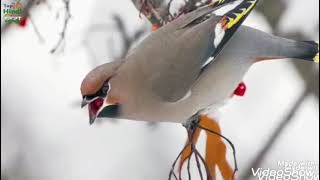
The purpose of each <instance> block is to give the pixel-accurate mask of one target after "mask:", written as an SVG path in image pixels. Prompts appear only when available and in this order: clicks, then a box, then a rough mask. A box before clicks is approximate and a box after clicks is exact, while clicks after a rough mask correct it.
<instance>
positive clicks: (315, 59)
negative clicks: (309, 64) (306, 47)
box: [313, 43, 319, 63]
mask: <svg viewBox="0 0 320 180" xmlns="http://www.w3.org/2000/svg"><path fill="white" fill-rule="evenodd" d="M316 44H317V46H318V52H317V54H316V55H315V56H314V58H313V61H314V62H316V63H319V43H316Z"/></svg>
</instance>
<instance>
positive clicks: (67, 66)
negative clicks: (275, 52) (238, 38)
mask: <svg viewBox="0 0 320 180" xmlns="http://www.w3.org/2000/svg"><path fill="white" fill-rule="evenodd" d="M3 2H4V1H1V3H3ZM50 2H51V6H52V7H51V8H56V9H59V7H61V6H62V4H61V2H59V1H50ZM287 3H290V6H289V9H288V10H287V11H286V12H285V16H284V18H283V19H281V26H280V27H281V31H282V32H284V33H285V32H288V31H291V30H295V29H298V30H303V32H304V33H305V34H306V35H307V37H310V39H313V40H318V39H319V36H318V32H317V31H315V30H314V27H315V26H316V25H317V24H318V22H319V1H318V0H305V1H301V0H290V1H289V0H288V1H287ZM274 6H277V4H275V5H274ZM70 7H71V14H72V19H71V20H70V24H69V28H68V30H67V36H66V47H65V50H64V52H63V53H58V54H55V55H52V54H50V53H49V51H50V49H51V48H52V47H53V45H54V44H55V43H56V41H57V39H58V38H59V32H60V31H61V27H62V26H61V21H57V20H56V18H55V11H52V10H51V11H50V10H48V8H47V7H46V6H43V5H40V6H39V7H37V8H36V9H34V10H33V11H32V18H33V20H34V22H35V23H36V26H37V27H38V29H39V31H40V32H41V33H42V35H43V37H44V38H45V42H44V43H40V42H39V40H38V37H37V36H36V34H35V32H34V30H33V27H32V26H31V25H30V21H29V22H28V23H29V24H28V25H27V26H26V28H18V27H13V28H12V29H10V30H9V31H8V32H7V33H6V34H5V35H4V36H1V98H2V100H1V105H2V106H1V173H2V174H4V175H6V176H7V177H8V179H9V180H89V179H91V180H120V179H122V180H124V179H126V180H128V179H130V180H142V179H143V180H144V179H149V180H163V179H167V177H168V172H169V169H170V167H171V163H172V162H173V160H174V159H175V157H176V156H177V154H178V152H179V151H180V150H181V148H182V147H183V145H184V143H185V140H186V134H185V130H184V128H183V127H182V126H181V125H180V124H170V123H162V124H158V125H155V126H152V125H150V124H147V123H143V122H134V121H126V120H118V121H105V122H103V123H98V124H96V125H94V126H89V125H88V115H87V110H86V109H80V105H79V104H78V103H79V102H80V100H81V95H80V91H79V87H80V83H81V80H82V79H83V77H84V76H85V74H86V73H87V72H88V71H89V70H91V69H92V68H93V67H94V66H96V65H98V64H101V63H103V62H107V61H111V60H112V58H113V57H114V54H116V53H117V52H118V51H120V50H119V48H120V47H119V46H120V43H117V42H115V40H116V39H117V38H118V36H119V34H118V33H117V32H116V30H115V29H114V28H113V26H114V24H113V23H114V22H113V21H112V15H113V14H115V13H116V14H119V15H121V17H123V18H124V19H125V20H126V21H125V23H126V25H127V26H128V27H130V30H132V31H134V30H135V29H137V28H138V27H139V26H144V25H145V26H148V24H147V22H146V21H145V20H142V19H140V18H139V14H138V12H137V10H136V9H135V8H134V6H133V5H132V3H131V1H129V0H117V1H112V3H111V2H110V1H104V0H95V1H79V0H71V4H70ZM1 21H2V23H3V18H2V19H1ZM94 24H105V25H106V26H107V29H105V30H103V31H100V32H93V33H92V32H91V33H88V31H89V27H90V26H92V25H94ZM245 24H247V25H249V26H252V27H255V28H258V29H261V30H264V31H267V32H270V33H271V32H272V29H271V27H270V26H269V25H268V23H267V21H266V20H265V18H264V17H263V16H262V15H261V14H259V13H257V12H255V13H253V15H252V16H250V17H249V18H248V20H247V21H246V22H245ZM109 26H110V27H109ZM85 45H86V46H85ZM88 46H89V47H90V49H91V50H90V51H88V48H87V47H88ZM111 48H113V51H112V52H111V51H110V49H111ZM111 53H114V54H111ZM93 55H94V56H93ZM289 61H290V60H281V61H274V62H265V63H260V64H257V65H255V66H253V67H252V68H251V70H250V71H249V72H248V74H247V76H246V77H245V79H244V81H245V82H246V84H247V86H248V91H247V94H246V96H245V97H236V98H234V99H233V100H232V101H230V103H229V104H228V105H227V106H226V107H225V108H224V109H223V110H222V112H221V114H220V116H219V121H220V123H221V126H222V130H223V134H224V135H225V136H227V137H228V138H230V139H231V140H232V141H233V143H234V144H235V146H236V148H237V157H238V160H239V162H238V163H239V168H240V169H239V170H240V171H239V174H241V173H244V170H245V169H246V168H248V166H249V165H250V162H251V161H252V160H253V159H254V158H255V155H256V154H257V153H258V152H259V151H260V150H261V148H262V146H263V145H264V144H265V142H266V141H267V140H268V138H269V136H270V134H271V133H272V132H273V131H274V129H275V127H277V126H278V123H279V122H280V121H281V120H282V119H283V118H284V116H285V115H286V114H287V113H288V110H290V108H291V106H292V104H293V103H294V102H295V101H296V99H297V98H298V96H299V95H300V94H301V93H302V91H303V89H304V84H303V81H302V80H301V78H300V77H299V75H298V74H297V72H296V70H295V69H294V67H293V66H292V65H291V64H290V63H288V62H289ZM315 68H318V66H317V65H315ZM318 103H319V101H318V100H317V99H315V97H313V96H310V97H308V98H307V99H306V100H305V101H304V102H303V105H302V106H301V107H300V108H299V109H298V112H297V114H296V115H295V116H294V120H293V122H292V123H290V125H289V126H288V127H286V129H285V132H284V133H283V134H282V135H281V136H280V138H279V139H278V140H277V142H276V144H275V146H274V147H273V149H272V151H270V152H269V153H268V155H267V156H266V158H265V159H264V161H263V164H262V167H264V168H267V167H270V168H276V167H277V162H278V161H279V160H287V161H315V162H317V163H318V159H319V115H318V114H319V110H318V108H319V104H318ZM203 144H204V143H203V142H201V143H200V145H203ZM229 155H230V157H229V158H230V160H232V156H231V153H230V154H229ZM230 162H232V161H230Z"/></svg>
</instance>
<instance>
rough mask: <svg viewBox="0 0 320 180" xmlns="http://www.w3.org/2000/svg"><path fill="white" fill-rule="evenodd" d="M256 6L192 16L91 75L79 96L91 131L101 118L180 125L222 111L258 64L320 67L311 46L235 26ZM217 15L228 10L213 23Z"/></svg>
mask: <svg viewBox="0 0 320 180" xmlns="http://www.w3.org/2000/svg"><path fill="white" fill-rule="evenodd" d="M257 3H258V0H244V1H242V2H241V3H238V5H235V3H234V2H229V3H226V4H224V5H222V6H219V7H216V8H213V7H212V6H211V5H208V6H206V7H203V8H199V9H198V10H195V11H192V12H190V13H188V14H185V15H183V16H180V17H179V18H177V19H175V20H173V21H172V22H170V23H168V24H166V25H164V26H163V27H161V28H160V29H159V30H157V31H156V32H154V33H152V34H151V35H149V36H148V37H147V38H146V39H144V40H143V41H142V42H141V43H140V44H139V45H137V46H136V47H135V48H133V49H132V50H131V51H130V52H129V53H128V55H127V56H126V57H125V58H124V59H123V60H119V61H113V62H109V63H105V64H102V65H100V66H98V67H96V68H95V69H93V70H92V71H91V72H89V73H88V74H87V76H86V77H85V78H84V80H83V82H82V84H81V88H80V89H81V94H82V98H83V101H82V107H84V106H86V105H88V106H89V119H90V121H89V122H90V124H92V123H93V122H94V121H95V120H96V119H101V118H118V119H129V120H137V121H149V122H175V123H185V122H186V121H188V120H189V119H190V118H191V117H193V115H195V114H202V113H206V112H207V110H209V109H218V108H219V107H221V106H222V105H223V104H224V102H225V100H226V99H228V98H229V97H230V95H231V94H232V93H233V91H234V89H235V88H236V87H237V85H238V84H239V83H240V82H241V80H242V78H243V76H244V75H245V74H246V72H247V71H248V70H249V68H250V67H251V66H252V65H253V64H255V63H257V62H260V61H267V60H274V59H282V58H294V59H298V60H307V61H314V62H319V45H318V43H316V42H312V41H294V40H289V39H285V38H281V37H277V36H274V35H270V34H267V33H265V32H262V31H259V30H257V29H254V28H252V27H247V26H243V25H241V24H242V22H243V21H244V20H245V19H246V17H247V16H248V15H249V14H250V12H251V11H252V10H253V9H254V7H255V6H256V4H257ZM234 6H236V7H234ZM221 7H225V8H231V10H230V11H228V12H227V13H224V14H223V15H216V14H215V11H217V10H219V9H220V8H221Z"/></svg>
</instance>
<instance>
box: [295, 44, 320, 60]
mask: <svg viewBox="0 0 320 180" xmlns="http://www.w3.org/2000/svg"><path fill="white" fill-rule="evenodd" d="M297 47H298V48H300V50H301V54H300V55H299V54H297V57H294V58H298V59H304V60H307V61H313V62H316V63H319V43H317V42H315V41H301V42H297Z"/></svg>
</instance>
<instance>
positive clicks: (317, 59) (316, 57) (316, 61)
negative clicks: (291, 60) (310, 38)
mask: <svg viewBox="0 0 320 180" xmlns="http://www.w3.org/2000/svg"><path fill="white" fill-rule="evenodd" d="M313 61H314V62H315V63H319V53H318V54H317V55H316V56H315V57H314V58H313Z"/></svg>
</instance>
